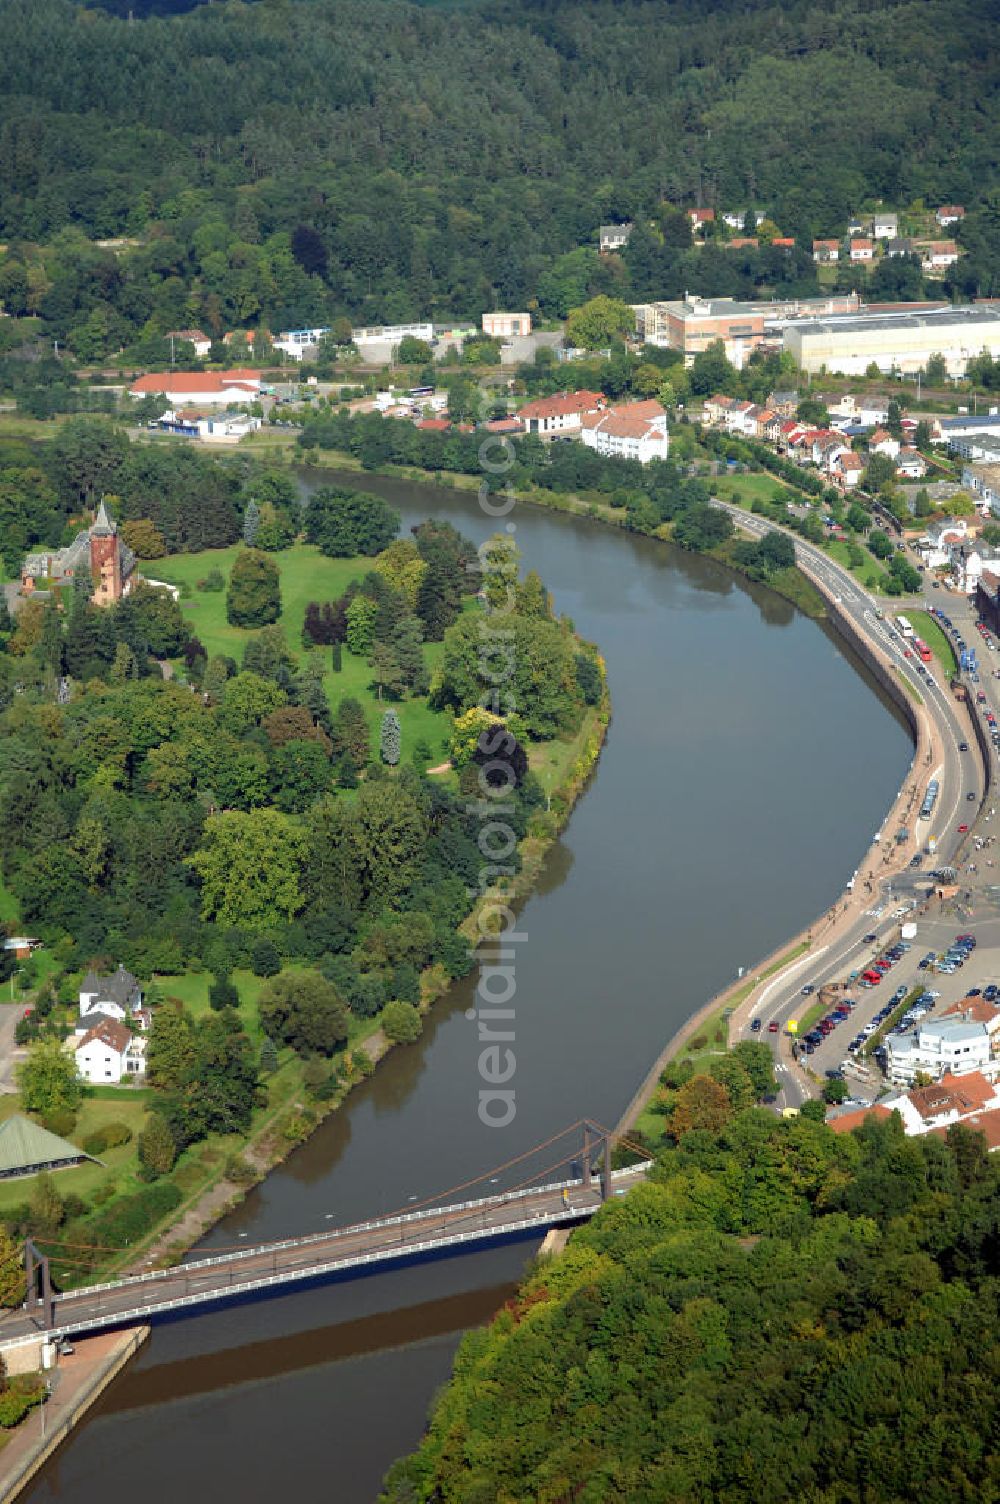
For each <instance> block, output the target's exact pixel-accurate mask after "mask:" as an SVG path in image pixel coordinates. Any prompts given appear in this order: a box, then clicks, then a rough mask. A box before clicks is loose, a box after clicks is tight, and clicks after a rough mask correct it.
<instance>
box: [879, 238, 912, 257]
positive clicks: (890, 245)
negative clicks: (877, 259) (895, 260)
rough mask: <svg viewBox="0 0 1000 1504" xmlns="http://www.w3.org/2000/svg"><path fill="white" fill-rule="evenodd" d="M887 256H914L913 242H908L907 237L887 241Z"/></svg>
mask: <svg viewBox="0 0 1000 1504" xmlns="http://www.w3.org/2000/svg"><path fill="white" fill-rule="evenodd" d="M885 254H886V255H887V256H912V255H913V241H912V240H907V239H906V238H905V236H899V235H897V236H896V237H895V238H894V239H892V240H887V241H886V243H885Z"/></svg>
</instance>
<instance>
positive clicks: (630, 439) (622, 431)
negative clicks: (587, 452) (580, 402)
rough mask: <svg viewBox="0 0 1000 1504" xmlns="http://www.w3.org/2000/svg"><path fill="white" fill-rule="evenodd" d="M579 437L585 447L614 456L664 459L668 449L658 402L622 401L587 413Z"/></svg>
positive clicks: (645, 461)
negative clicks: (596, 411) (618, 404)
mask: <svg viewBox="0 0 1000 1504" xmlns="http://www.w3.org/2000/svg"><path fill="white" fill-rule="evenodd" d="M580 437H581V439H582V440H583V442H584V444H585V445H586V446H587V448H588V449H594V450H596V451H597V453H598V454H603V455H608V456H610V457H613V458H616V459H624V460H638V461H639V464H640V465H648V464H649V462H650V460H665V459H666V458H667V455H668V454H669V452H670V439H669V437H668V435H667V414H666V412H665V410H664V409H663V408H662V407H661V406H660V404H659V403H658V402H654V401H646V402H625V403H622V404H621V405H620V406H617V407H609V408H607V409H606V410H605V411H604V412H599V413H587V414H586V416H585V417H584V419H583V427H582V429H581V433H580Z"/></svg>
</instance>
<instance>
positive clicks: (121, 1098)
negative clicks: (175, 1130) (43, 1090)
mask: <svg viewBox="0 0 1000 1504" xmlns="http://www.w3.org/2000/svg"><path fill="white" fill-rule="evenodd" d="M112 1091H113V1092H114V1095H113V1096H111V1095H110V1093H111V1092H112ZM94 1092H95V1094H94V1096H93V1097H90V1096H88V1097H87V1098H86V1099H85V1100H84V1102H83V1105H82V1106H81V1108H80V1112H79V1116H78V1117H77V1120H76V1127H75V1128H74V1129H73V1131H72V1133H68V1134H65V1135H63V1136H64V1137H65V1138H67V1139H68V1140H69V1142H70V1143H71V1144H77V1145H79V1146H81V1147H82V1145H83V1141H84V1139H86V1138H87V1137H88V1136H89V1135H90V1134H91V1133H96V1131H97V1130H98V1129H99V1128H103V1127H105V1125H106V1124H108V1123H125V1124H126V1125H127V1127H129V1128H130V1129H131V1130H132V1138H131V1141H130V1142H129V1143H127V1144H119V1145H118V1147H117V1148H115V1149H107V1150H105V1151H104V1153H102V1154H101V1160H102V1163H101V1164H95V1163H92V1162H90V1161H87V1162H85V1163H84V1164H82V1165H74V1166H72V1167H71V1168H70V1169H67V1170H56V1171H53V1177H52V1178H53V1181H54V1183H55V1186H56V1189H57V1190H58V1191H59V1194H60V1195H61V1196H65V1195H68V1194H69V1193H70V1192H72V1193H73V1194H74V1195H77V1196H80V1197H82V1198H83V1199H84V1200H85V1201H89V1200H90V1199H91V1197H92V1196H93V1194H94V1192H95V1191H96V1190H97V1189H98V1188H99V1187H100V1186H102V1185H105V1184H106V1183H108V1182H109V1181H111V1182H113V1183H114V1186H115V1189H116V1190H133V1189H135V1188H136V1187H137V1186H138V1185H139V1181H138V1179H137V1176H136V1172H137V1170H138V1168H139V1160H138V1150H137V1139H138V1136H139V1134H140V1133H141V1132H142V1128H143V1124H144V1122H145V1118H146V1113H147V1111H148V1105H147V1099H148V1096H149V1093H148V1092H145V1091H143V1092H136V1091H132V1090H131V1089H130V1088H129V1087H122V1088H121V1090H115V1089H114V1088H108V1087H96V1088H95V1089H94ZM20 1110H21V1105H20V1101H19V1099H18V1098H17V1097H16V1096H12V1095H5V1096H3V1097H0V1121H2V1120H4V1119H6V1118H9V1117H11V1116H12V1115H13V1114H14V1113H15V1112H20ZM35 1179H36V1177H35V1176H33V1175H25V1176H18V1177H17V1179H15V1180H2V1181H0V1216H3V1214H4V1212H6V1211H8V1210H9V1209H10V1208H11V1207H14V1206H19V1205H21V1204H22V1203H23V1202H25V1201H30V1200H31V1194H32V1190H33V1189H34V1186H35Z"/></svg>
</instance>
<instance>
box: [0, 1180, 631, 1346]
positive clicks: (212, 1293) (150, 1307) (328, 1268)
mask: <svg viewBox="0 0 1000 1504" xmlns="http://www.w3.org/2000/svg"><path fill="white" fill-rule="evenodd" d="M638 1168H639V1167H638V1166H632V1167H630V1170H629V1172H628V1173H633V1174H634V1173H635V1171H636V1169H638ZM576 1183H577V1184H579V1182H576ZM597 1209H598V1207H597V1205H594V1206H584V1207H580V1206H576V1207H561V1206H560V1207H559V1208H558V1209H552V1210H548V1211H540V1212H535V1213H534V1214H533V1215H531V1216H527V1217H520V1218H518V1219H517V1220H515V1221H513V1222H502V1223H499V1224H496V1223H494V1224H492V1225H490V1226H489V1227H485V1228H483V1227H466V1228H463V1229H461V1230H460V1231H458V1232H452V1233H442V1234H441V1235H440V1236H439V1237H436V1238H424V1239H421V1240H420V1241H419V1242H416V1243H404V1244H393V1245H392V1246H391V1247H384V1248H376V1249H373V1250H371V1251H370V1252H367V1253H355V1254H350V1255H348V1256H347V1257H345V1258H339V1259H322V1260H320V1261H319V1262H317V1263H314V1264H307V1265H304V1266H300V1265H296V1266H295V1267H294V1268H291V1269H284V1270H279V1271H277V1272H276V1273H272V1274H259V1275H255V1276H252V1277H251V1278H249V1279H246V1280H240V1281H239V1282H233V1281H232V1280H230V1281H229V1283H228V1284H225V1285H218V1286H207V1287H205V1288H203V1289H201V1290H196V1291H194V1292H193V1293H190V1294H185V1295H175V1296H173V1297H170V1298H168V1299H166V1300H159V1301H158V1300H156V1298H155V1296H154V1297H153V1299H151V1300H149V1301H148V1302H147V1303H146V1304H144V1305H139V1306H129V1307H126V1308H125V1309H122V1310H104V1311H99V1312H97V1313H95V1314H94V1315H93V1316H90V1317H89V1318H87V1317H81V1318H79V1319H78V1320H76V1321H74V1320H73V1319H72V1318H69V1319H67V1320H66V1321H64V1322H60V1321H59V1320H58V1317H57V1319H56V1322H55V1325H54V1326H53V1327H52V1328H51V1330H49V1331H46V1332H45V1334H44V1335H45V1336H46V1337H47V1338H48V1339H50V1340H51V1339H52V1338H59V1337H60V1336H68V1335H71V1334H72V1333H74V1332H84V1331H90V1330H92V1329H97V1328H100V1327H105V1326H127V1325H128V1324H129V1323H130V1322H133V1321H143V1320H145V1319H146V1318H147V1317H149V1316H151V1315H155V1314H156V1313H158V1312H163V1311H175V1310H183V1309H184V1308H185V1307H186V1306H194V1305H206V1304H208V1303H210V1302H211V1301H213V1300H220V1299H225V1297H226V1296H232V1295H237V1294H250V1293H252V1292H253V1291H254V1290H266V1289H269V1288H271V1287H273V1286H277V1285H287V1284H298V1283H304V1282H305V1281H307V1280H310V1279H317V1278H320V1277H322V1276H323V1275H328V1274H335V1273H336V1272H337V1271H338V1270H341V1269H355V1268H363V1267H365V1266H366V1265H371V1264H379V1263H386V1262H388V1261H389V1260H390V1259H393V1258H399V1257H410V1256H416V1255H419V1254H421V1253H431V1252H433V1251H434V1250H436V1249H440V1248H449V1247H455V1246H457V1245H459V1244H462V1243H471V1242H475V1241H478V1240H481V1239H482V1238H483V1236H484V1234H485V1236H487V1237H503V1236H505V1235H510V1234H512V1233H517V1232H528V1231H531V1230H533V1229H535V1228H541V1227H546V1226H552V1224H553V1223H557V1222H573V1221H576V1220H577V1219H578V1218H579V1217H580V1216H581V1214H582V1215H584V1216H586V1215H593V1213H594V1212H596V1211H597ZM376 1225H378V1224H376ZM187 1267H188V1266H187V1265H180V1266H178V1268H176V1269H174V1270H172V1271H170V1272H171V1273H172V1274H173V1275H174V1276H175V1277H176V1276H177V1275H179V1274H181V1273H183V1272H184V1271H185V1270H186V1269H187ZM123 1284H124V1282H123ZM78 1293H79V1294H80V1295H84V1294H91V1293H95V1294H96V1293H97V1286H89V1287H87V1288H86V1289H83V1290H80V1291H79V1292H78ZM39 1335H41V1334H40V1333H35V1334H34V1335H33V1336H30V1337H23V1338H17V1339H14V1340H13V1341H11V1342H9V1343H4V1344H3V1346H4V1347H18V1346H20V1345H23V1344H25V1343H27V1342H37V1341H38V1337H39Z"/></svg>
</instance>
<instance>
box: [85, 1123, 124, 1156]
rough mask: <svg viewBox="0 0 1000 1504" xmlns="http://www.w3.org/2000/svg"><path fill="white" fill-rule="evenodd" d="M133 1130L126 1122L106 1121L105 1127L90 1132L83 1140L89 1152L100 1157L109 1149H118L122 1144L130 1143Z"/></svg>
mask: <svg viewBox="0 0 1000 1504" xmlns="http://www.w3.org/2000/svg"><path fill="white" fill-rule="evenodd" d="M131 1139H132V1130H131V1128H129V1127H128V1126H127V1124H125V1123H106V1124H105V1125H104V1127H103V1128H98V1129H97V1131H96V1133H90V1134H88V1135H87V1137H86V1138H85V1139H84V1141H83V1147H84V1149H85V1151H86V1152H87V1153H88V1154H93V1156H94V1157H95V1159H96V1158H98V1157H99V1156H100V1155H101V1154H104V1153H105V1152H106V1151H107V1150H108V1149H117V1148H118V1147H119V1146H120V1145H121V1144H127V1143H130V1142H131Z"/></svg>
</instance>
